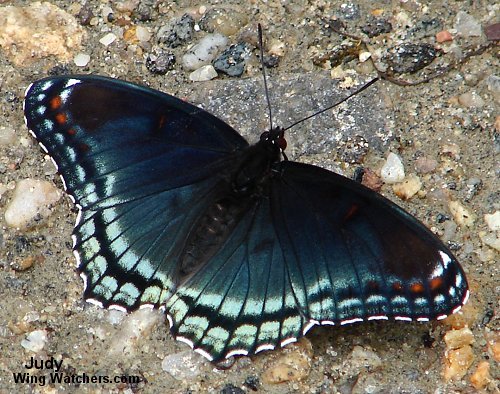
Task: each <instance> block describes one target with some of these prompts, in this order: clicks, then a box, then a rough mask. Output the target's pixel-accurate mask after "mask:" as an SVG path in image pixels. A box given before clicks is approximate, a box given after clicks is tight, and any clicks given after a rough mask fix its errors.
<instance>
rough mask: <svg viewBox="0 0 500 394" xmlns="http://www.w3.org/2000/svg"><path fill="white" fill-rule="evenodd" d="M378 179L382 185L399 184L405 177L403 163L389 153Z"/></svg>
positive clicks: (396, 156)
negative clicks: (380, 179)
mask: <svg viewBox="0 0 500 394" xmlns="http://www.w3.org/2000/svg"><path fill="white" fill-rule="evenodd" d="M380 177H381V178H382V181H384V183H388V184H392V183H398V182H401V181H402V180H403V179H404V177H405V170H404V166H403V162H402V161H401V159H400V158H399V156H398V155H396V154H395V153H392V152H391V153H389V155H388V156H387V160H386V162H385V164H384V165H383V167H382V169H381V170H380Z"/></svg>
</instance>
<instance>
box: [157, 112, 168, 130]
mask: <svg viewBox="0 0 500 394" xmlns="http://www.w3.org/2000/svg"><path fill="white" fill-rule="evenodd" d="M166 121H167V117H166V116H165V115H161V116H160V121H159V122H158V128H159V129H161V128H162V127H163V126H164V125H165V122H166Z"/></svg>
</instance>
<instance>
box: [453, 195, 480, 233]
mask: <svg viewBox="0 0 500 394" xmlns="http://www.w3.org/2000/svg"><path fill="white" fill-rule="evenodd" d="M448 208H449V209H450V212H451V214H452V215H453V218H454V220H455V222H457V224H458V225H459V226H467V227H471V226H472V225H473V224H474V222H475V220H476V215H474V214H473V213H472V212H469V210H468V209H466V208H465V207H464V206H463V205H462V204H460V203H459V202H458V201H450V202H449V203H448Z"/></svg>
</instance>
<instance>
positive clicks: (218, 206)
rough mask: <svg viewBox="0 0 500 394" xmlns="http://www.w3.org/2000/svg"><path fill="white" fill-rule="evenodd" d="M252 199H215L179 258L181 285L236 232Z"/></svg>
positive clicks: (198, 221) (195, 227) (198, 222)
mask: <svg viewBox="0 0 500 394" xmlns="http://www.w3.org/2000/svg"><path fill="white" fill-rule="evenodd" d="M250 203H251V198H249V197H245V198H243V199H240V200H237V199H235V198H234V197H226V198H222V199H219V200H216V201H215V202H214V203H213V204H212V205H210V206H209V207H208V209H207V210H206V212H205V214H204V215H203V216H201V217H200V218H199V219H198V220H197V222H196V223H195V224H194V226H193V228H192V231H191V234H190V236H189V237H188V240H187V243H186V247H185V248H184V251H185V252H184V253H183V255H182V256H181V259H180V266H179V275H180V278H179V279H180V283H182V282H184V281H185V280H187V279H188V278H190V277H191V276H192V275H193V274H194V273H196V272H197V271H198V270H199V269H200V268H201V267H202V266H203V265H204V264H206V263H207V262H208V261H209V260H210V259H211V258H212V257H213V256H214V255H215V254H216V253H217V251H218V250H219V249H220V247H221V245H224V242H225V241H226V240H227V238H228V237H229V235H230V234H231V233H232V232H233V230H234V228H235V226H236V225H237V223H238V221H239V219H240V218H241V216H242V215H243V214H244V213H245V212H246V210H247V209H248V205H249V204H250Z"/></svg>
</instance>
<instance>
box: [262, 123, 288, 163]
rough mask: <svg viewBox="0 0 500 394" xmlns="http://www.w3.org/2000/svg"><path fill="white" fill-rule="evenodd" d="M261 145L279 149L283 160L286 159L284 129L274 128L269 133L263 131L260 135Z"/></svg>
mask: <svg viewBox="0 0 500 394" xmlns="http://www.w3.org/2000/svg"><path fill="white" fill-rule="evenodd" d="M260 141H261V143H267V144H269V145H270V146H271V149H274V150H276V149H279V151H280V152H281V154H282V155H283V157H284V158H285V160H287V157H286V155H285V149H286V147H287V142H286V139H285V129H283V128H282V127H279V126H278V127H275V128H272V129H271V130H269V131H264V132H263V133H262V134H261V135H260Z"/></svg>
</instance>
